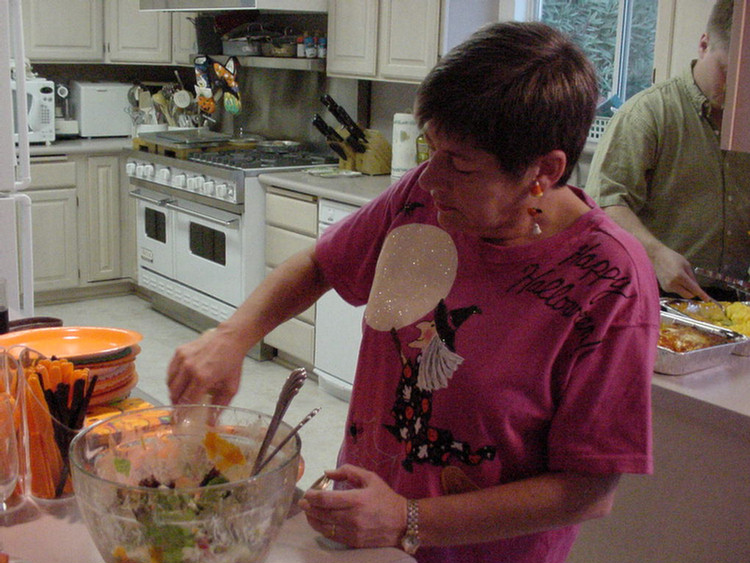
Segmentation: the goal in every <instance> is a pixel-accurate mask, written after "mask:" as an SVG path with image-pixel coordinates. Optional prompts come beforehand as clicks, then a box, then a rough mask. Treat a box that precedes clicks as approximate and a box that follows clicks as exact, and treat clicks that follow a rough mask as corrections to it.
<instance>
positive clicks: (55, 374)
mask: <svg viewBox="0 0 750 563" xmlns="http://www.w3.org/2000/svg"><path fill="white" fill-rule="evenodd" d="M60 383H62V372H61V370H60V363H59V362H52V365H51V366H50V367H49V385H48V386H47V389H49V390H50V391H54V390H55V389H57V386H58V385H60Z"/></svg>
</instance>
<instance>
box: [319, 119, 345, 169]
mask: <svg viewBox="0 0 750 563" xmlns="http://www.w3.org/2000/svg"><path fill="white" fill-rule="evenodd" d="M312 123H313V125H314V126H315V128H316V129H317V130H318V131H320V132H321V133H322V134H323V136H324V137H325V138H326V141H328V146H329V147H331V150H332V151H333V152H335V153H336V154H337V155H339V157H341V158H342V159H343V160H347V158H348V157H347V155H346V151H345V150H344V147H342V146H341V143H343V142H344V138H343V137H342V136H341V135H339V134H338V133H337V132H336V130H335V129H334V128H333V127H331V126H330V125H328V123H326V122H325V120H324V119H323V118H322V117H320V116H319V115H318V114H317V113H316V114H315V115H314V116H313V120H312Z"/></svg>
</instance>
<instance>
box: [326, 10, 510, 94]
mask: <svg viewBox="0 0 750 563" xmlns="http://www.w3.org/2000/svg"><path fill="white" fill-rule="evenodd" d="M497 16H498V3H497V1H496V0H495V1H494V2H493V1H484V0H483V1H479V0H477V1H473V2H470V3H466V2H457V1H456V0H356V1H355V0H331V1H330V2H329V6H328V62H327V72H328V75H329V76H342V77H349V78H365V79H373V80H386V81H392V82H420V81H421V80H422V79H423V78H424V77H425V76H426V75H427V73H428V72H429V71H430V69H431V68H432V67H433V66H434V65H435V63H436V62H437V61H438V58H439V57H440V55H441V54H443V53H445V52H447V51H448V50H449V49H450V48H452V47H453V46H455V45H456V44H457V43H459V42H460V41H462V40H463V39H465V38H466V37H468V36H469V35H470V34H471V33H472V32H473V31H475V30H476V29H477V28H479V27H480V26H481V25H482V24H484V23H487V22H489V21H496V20H497Z"/></svg>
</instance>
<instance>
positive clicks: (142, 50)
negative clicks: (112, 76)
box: [104, 0, 172, 63]
mask: <svg viewBox="0 0 750 563" xmlns="http://www.w3.org/2000/svg"><path fill="white" fill-rule="evenodd" d="M104 16H105V18H104V30H105V40H106V45H107V54H106V57H107V59H108V61H109V62H113V63H124V62H139V63H170V62H172V16H171V14H164V13H154V12H141V11H140V10H139V7H138V0H106V9H105V14H104Z"/></svg>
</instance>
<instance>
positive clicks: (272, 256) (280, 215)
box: [264, 187, 318, 366]
mask: <svg viewBox="0 0 750 563" xmlns="http://www.w3.org/2000/svg"><path fill="white" fill-rule="evenodd" d="M317 233H318V205H317V200H316V198H315V197H313V196H309V195H306V194H300V193H297V192H293V191H289V190H282V189H280V188H274V187H269V188H268V189H267V193H266V266H267V272H270V271H271V270H272V269H273V268H274V267H276V266H278V265H279V264H281V263H282V262H283V261H284V260H286V259H287V258H289V257H290V256H292V255H293V254H296V253H297V252H299V251H301V250H304V249H305V248H309V247H310V246H312V245H313V244H315V240H316V238H317ZM264 342H265V343H266V344H268V345H269V346H273V347H274V348H276V349H277V350H278V351H279V354H280V355H282V356H291V357H292V358H294V359H295V360H299V361H301V362H303V363H305V364H308V365H310V366H312V365H313V363H314V360H315V306H314V305H313V306H312V307H310V308H309V309H307V310H306V311H303V312H302V313H300V314H299V315H297V316H296V317H294V318H293V319H290V320H288V321H287V322H285V323H283V324H281V325H279V326H278V327H276V328H275V329H274V330H273V331H271V332H270V333H269V334H268V335H267V336H266V338H265V339H264Z"/></svg>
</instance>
